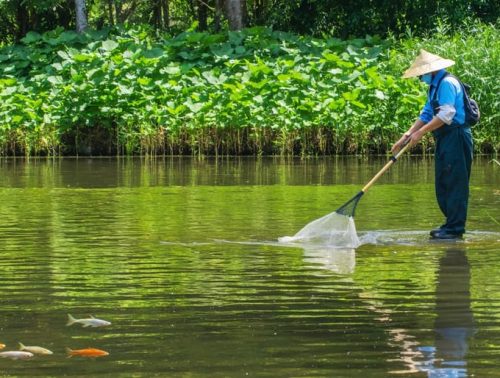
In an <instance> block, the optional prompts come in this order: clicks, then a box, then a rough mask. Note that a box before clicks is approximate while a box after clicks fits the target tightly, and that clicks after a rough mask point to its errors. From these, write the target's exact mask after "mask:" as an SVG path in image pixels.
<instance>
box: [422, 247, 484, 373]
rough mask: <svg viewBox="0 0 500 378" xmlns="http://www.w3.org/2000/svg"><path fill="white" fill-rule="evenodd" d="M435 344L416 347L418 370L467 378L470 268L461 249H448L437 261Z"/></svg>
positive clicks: (471, 324) (471, 322)
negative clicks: (419, 356) (419, 361)
mask: <svg viewBox="0 0 500 378" xmlns="http://www.w3.org/2000/svg"><path fill="white" fill-rule="evenodd" d="M434 333H435V344H434V345H433V346H425V347H420V348H419V350H420V351H421V352H422V354H423V355H424V356H425V360H424V362H423V363H422V366H420V370H421V371H424V372H427V376H428V377H467V376H468V374H467V361H466V357H467V352H468V346H469V339H470V337H471V336H472V334H473V333H474V318H473V314H472V310H471V300H470V265H469V261H468V259H467V256H466V254H465V250H464V249H461V248H451V249H448V250H447V251H446V252H445V254H444V256H443V257H441V259H440V260H439V271H438V279H437V287H436V320H435V323H434Z"/></svg>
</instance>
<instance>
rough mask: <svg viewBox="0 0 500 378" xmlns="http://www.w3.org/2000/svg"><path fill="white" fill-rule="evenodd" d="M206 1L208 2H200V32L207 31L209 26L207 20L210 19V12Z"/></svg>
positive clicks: (200, 0) (203, 0)
mask: <svg viewBox="0 0 500 378" xmlns="http://www.w3.org/2000/svg"><path fill="white" fill-rule="evenodd" d="M205 1H208V0H198V1H197V2H198V29H199V30H200V31H206V30H207V28H208V24H207V18H208V12H207V5H206V4H205Z"/></svg>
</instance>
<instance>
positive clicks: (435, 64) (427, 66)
mask: <svg viewBox="0 0 500 378" xmlns="http://www.w3.org/2000/svg"><path fill="white" fill-rule="evenodd" d="M454 64H455V62H454V61H453V60H451V59H445V58H441V57H440V56H438V55H434V54H431V53H430V52H428V51H425V50H423V49H422V50H420V54H419V55H418V56H417V57H416V58H415V61H414V62H413V64H412V65H411V67H410V68H408V69H407V70H406V71H405V73H404V74H403V78H404V79H406V78H409V77H415V76H420V75H424V74H426V73H429V72H434V71H439V70H440V69H442V68H446V67H449V66H453V65H454Z"/></svg>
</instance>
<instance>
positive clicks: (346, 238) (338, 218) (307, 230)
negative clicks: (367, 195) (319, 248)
mask: <svg viewBox="0 0 500 378" xmlns="http://www.w3.org/2000/svg"><path fill="white" fill-rule="evenodd" d="M363 194H364V193H363V191H360V192H359V193H358V194H356V195H355V196H354V197H352V198H351V199H350V200H349V201H348V202H346V203H345V204H344V205H342V206H341V207H339V208H338V209H337V210H336V211H334V212H333V213H330V214H328V215H325V216H324V217H322V218H319V219H316V220H314V221H312V222H311V223H308V224H307V225H306V226H305V227H304V228H302V229H301V230H300V231H299V232H297V233H296V234H295V235H294V236H283V237H281V238H279V239H278V241H280V242H282V243H308V244H319V245H326V246H329V247H336V248H357V247H359V246H360V245H361V242H360V241H359V239H358V235H357V233H356V225H355V224H354V212H355V210H356V206H357V204H358V202H359V200H360V199H361V196H362V195H363Z"/></svg>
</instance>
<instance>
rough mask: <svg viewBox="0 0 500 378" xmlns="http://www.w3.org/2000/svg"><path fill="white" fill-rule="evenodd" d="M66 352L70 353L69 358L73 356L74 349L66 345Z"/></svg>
mask: <svg viewBox="0 0 500 378" xmlns="http://www.w3.org/2000/svg"><path fill="white" fill-rule="evenodd" d="M66 353H68V358H71V357H73V349H71V348H68V347H66Z"/></svg>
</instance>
